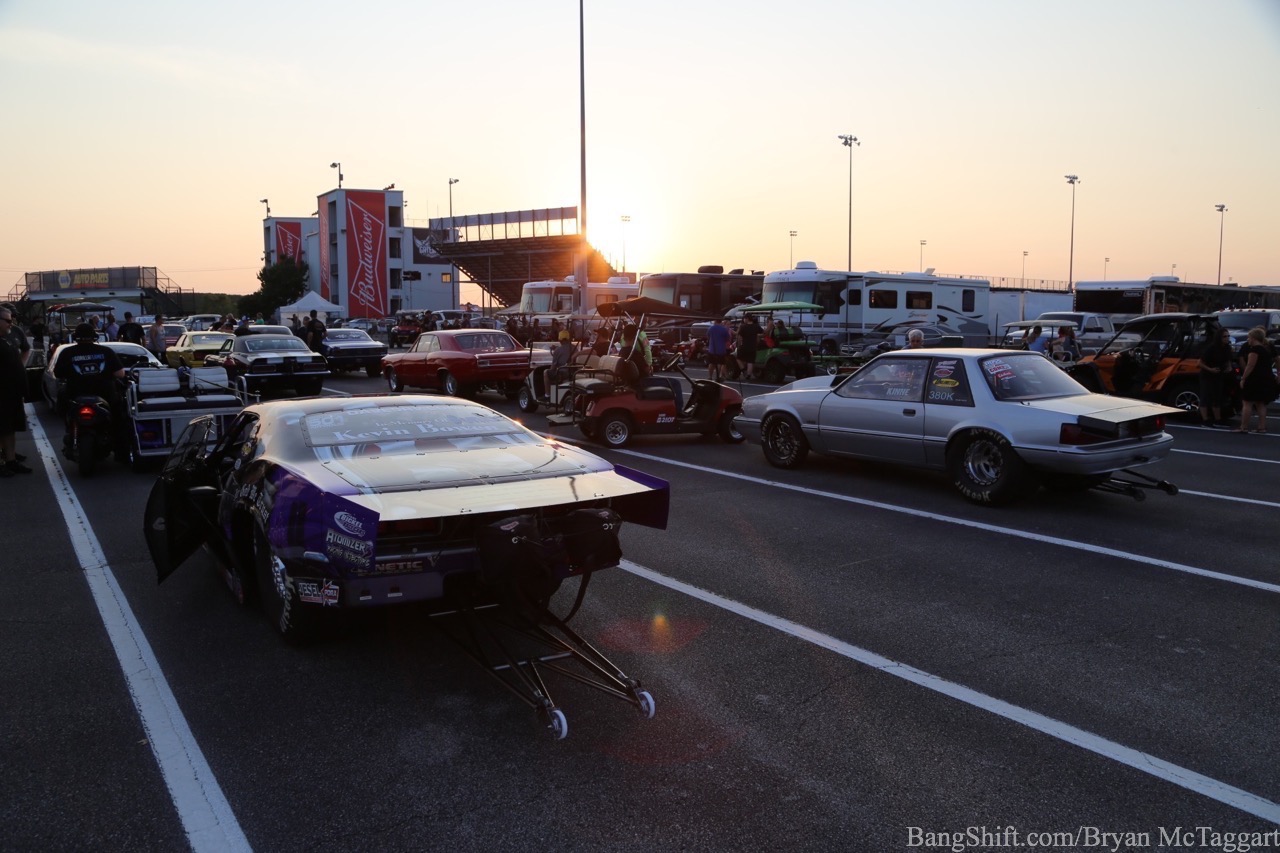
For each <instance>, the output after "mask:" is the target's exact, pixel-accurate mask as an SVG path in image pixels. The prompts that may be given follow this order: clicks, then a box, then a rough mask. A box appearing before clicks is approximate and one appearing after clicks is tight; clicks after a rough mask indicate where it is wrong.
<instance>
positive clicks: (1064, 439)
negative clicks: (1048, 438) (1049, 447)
mask: <svg viewBox="0 0 1280 853" xmlns="http://www.w3.org/2000/svg"><path fill="white" fill-rule="evenodd" d="M1114 439H1115V436H1114V435H1109V434H1106V433H1103V432H1101V431H1099V430H1094V429H1090V428H1089V427H1085V426H1081V425H1080V424H1063V425H1062V429H1060V430H1059V431H1058V442H1059V443H1060V444H1070V445H1082V444H1098V443H1099V442H1103V441H1112V440H1114Z"/></svg>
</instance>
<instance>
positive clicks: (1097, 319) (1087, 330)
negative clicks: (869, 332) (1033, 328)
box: [1036, 311, 1116, 355]
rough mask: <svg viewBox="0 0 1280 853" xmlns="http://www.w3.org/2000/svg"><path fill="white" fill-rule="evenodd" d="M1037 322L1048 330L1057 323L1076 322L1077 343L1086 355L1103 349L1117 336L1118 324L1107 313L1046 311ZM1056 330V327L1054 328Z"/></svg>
mask: <svg viewBox="0 0 1280 853" xmlns="http://www.w3.org/2000/svg"><path fill="white" fill-rule="evenodd" d="M1036 322H1037V323H1039V324H1041V325H1042V326H1044V328H1045V330H1046V331H1048V330H1050V329H1052V328H1053V327H1054V324H1055V323H1059V322H1068V323H1075V324H1076V343H1077V344H1079V345H1080V351H1081V352H1082V353H1084V354H1085V355H1088V354H1089V353H1095V352H1097V351H1098V350H1100V349H1102V348H1103V347H1104V346H1106V345H1107V343H1108V342H1109V341H1110V340H1111V339H1112V338H1113V337H1115V334H1116V326H1115V324H1114V323H1113V322H1112V320H1111V317H1110V316H1109V315H1107V314H1090V313H1088V312H1086V311H1046V312H1045V313H1043V314H1041V315H1040V316H1039V317H1037V318H1036ZM1054 331H1055V332H1056V329H1055V330H1054Z"/></svg>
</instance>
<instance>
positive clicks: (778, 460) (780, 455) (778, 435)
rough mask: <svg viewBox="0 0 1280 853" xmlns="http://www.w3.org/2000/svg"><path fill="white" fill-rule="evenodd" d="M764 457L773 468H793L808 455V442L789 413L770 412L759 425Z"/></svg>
mask: <svg viewBox="0 0 1280 853" xmlns="http://www.w3.org/2000/svg"><path fill="white" fill-rule="evenodd" d="M760 446H761V447H762V448H763V449H764V458H765V459H766V460H768V462H769V464H770V465H773V466H774V467H775V468H795V467H797V466H798V465H800V463H802V462H804V460H805V457H806V456H808V455H809V442H808V440H807V439H805V437H804V432H803V431H802V430H801V429H800V424H799V423H798V422H797V421H796V419H795V418H793V417H791V416H790V415H784V414H772V415H768V416H766V417H765V419H764V423H763V424H761V425H760Z"/></svg>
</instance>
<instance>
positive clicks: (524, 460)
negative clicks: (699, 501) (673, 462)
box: [320, 443, 667, 527]
mask: <svg viewBox="0 0 1280 853" xmlns="http://www.w3.org/2000/svg"><path fill="white" fill-rule="evenodd" d="M320 464H322V465H323V467H324V468H325V470H326V471H328V472H329V473H331V474H333V475H334V476H336V477H338V478H340V479H341V480H342V481H344V482H345V483H347V484H348V485H349V486H350V487H351V489H352V491H351V493H348V494H344V495H343V497H344V498H345V499H346V500H349V501H351V502H352V503H355V504H357V505H359V506H361V507H363V508H365V509H368V510H371V511H373V512H376V513H378V515H379V517H380V518H382V519H384V520H397V519H409V518H424V517H439V516H454V515H472V514H477V513H492V512H510V511H514V510H521V509H534V508H538V507H544V506H557V505H563V504H573V503H580V502H584V501H594V500H602V499H623V500H621V501H620V502H618V503H620V505H621V506H622V507H623V509H622V510H621V511H622V513H623V517H624V518H626V519H627V520H628V521H634V522H637V523H640V524H646V525H648V526H652V527H665V526H666V490H667V484H666V482H665V481H663V480H660V479H657V478H654V477H649V476H648V475H645V474H642V473H640V472H637V471H631V470H630V469H627V468H623V467H622V466H617V467H616V468H615V467H613V466H610V465H609V464H608V463H607V462H604V461H603V460H601V459H599V458H598V457H595V456H592V455H590V454H585V453H581V452H580V451H578V450H577V449H576V448H573V447H569V446H567V445H560V444H556V443H548V444H540V445H529V446H516V447H509V448H480V449H477V450H472V451H463V452H446V453H426V454H395V453H388V454H386V455H382V456H376V455H374V456H354V457H348V458H332V459H327V460H324V461H322V462H321V463H320ZM655 491H661V492H662V499H661V511H660V513H659V512H657V505H656V504H655V503H654V501H652V500H645V501H643V502H642V503H643V511H642V508H641V504H638V503H636V502H634V501H631V502H629V501H627V500H625V499H626V498H627V497H628V496H639V495H642V494H645V493H651V492H655ZM656 497H657V496H656V495H655V496H654V498H656ZM628 506H630V507H632V508H633V509H634V511H632V512H628V511H627V510H626V509H625V508H626V507H628ZM658 515H660V516H661V518H660V523H658V518H657V516H658ZM646 519H647V520H646Z"/></svg>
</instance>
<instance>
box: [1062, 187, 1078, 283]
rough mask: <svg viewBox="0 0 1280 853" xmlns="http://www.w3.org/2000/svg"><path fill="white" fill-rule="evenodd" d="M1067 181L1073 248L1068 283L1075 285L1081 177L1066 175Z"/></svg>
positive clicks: (1068, 267)
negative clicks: (1078, 189) (1077, 194)
mask: <svg viewBox="0 0 1280 853" xmlns="http://www.w3.org/2000/svg"><path fill="white" fill-rule="evenodd" d="M1065 177H1066V179H1067V183H1069V184H1071V250H1070V253H1069V254H1068V255H1067V284H1068V286H1074V285H1075V268H1076V184H1078V183H1080V178H1079V177H1077V176H1076V175H1066V176H1065Z"/></svg>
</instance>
